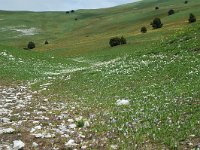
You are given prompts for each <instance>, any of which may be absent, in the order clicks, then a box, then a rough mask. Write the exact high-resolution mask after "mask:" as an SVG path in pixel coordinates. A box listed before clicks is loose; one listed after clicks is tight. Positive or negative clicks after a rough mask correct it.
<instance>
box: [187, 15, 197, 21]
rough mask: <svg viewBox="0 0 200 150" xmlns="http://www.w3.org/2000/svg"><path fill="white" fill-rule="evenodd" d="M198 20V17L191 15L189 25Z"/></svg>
mask: <svg viewBox="0 0 200 150" xmlns="http://www.w3.org/2000/svg"><path fill="white" fill-rule="evenodd" d="M196 20H197V19H196V17H195V16H194V15H193V14H192V13H191V14H190V16H189V19H188V21H189V23H193V22H196Z"/></svg>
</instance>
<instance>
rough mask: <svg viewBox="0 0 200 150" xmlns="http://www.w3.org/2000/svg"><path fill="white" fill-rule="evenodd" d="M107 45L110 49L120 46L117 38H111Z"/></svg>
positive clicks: (119, 40)
mask: <svg viewBox="0 0 200 150" xmlns="http://www.w3.org/2000/svg"><path fill="white" fill-rule="evenodd" d="M109 44H110V46H111V47H114V46H117V45H120V44H121V39H120V38H119V37H114V38H111V39H110V42H109Z"/></svg>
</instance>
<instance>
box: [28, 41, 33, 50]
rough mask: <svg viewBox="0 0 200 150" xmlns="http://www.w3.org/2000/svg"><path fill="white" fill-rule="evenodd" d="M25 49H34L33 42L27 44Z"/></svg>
mask: <svg viewBox="0 0 200 150" xmlns="http://www.w3.org/2000/svg"><path fill="white" fill-rule="evenodd" d="M27 48H28V49H34V48H35V43H34V42H29V43H28V46H27Z"/></svg>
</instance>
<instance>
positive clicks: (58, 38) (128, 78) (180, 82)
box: [0, 0, 200, 149]
mask: <svg viewBox="0 0 200 150" xmlns="http://www.w3.org/2000/svg"><path fill="white" fill-rule="evenodd" d="M171 5H173V7H172V6H171ZM155 6H159V7H160V9H159V10H154V8H155ZM199 6H200V2H199V1H198V0H194V1H191V2H190V1H189V3H188V4H187V5H185V4H183V1H182V0H173V1H172V0H169V1H167V2H166V1H164V0H159V1H156V0H151V1H147V0H146V1H142V2H138V3H133V4H127V5H123V6H118V7H114V8H109V9H99V10H78V11H77V12H75V13H74V14H70V15H67V14H65V13H64V12H45V13H33V12H1V14H0V19H1V18H3V19H5V20H1V21H0V22H1V27H6V26H8V25H9V26H17V27H19V26H21V25H26V26H27V27H35V28H39V29H40V31H41V32H39V34H36V35H34V36H21V37H18V38H16V37H15V36H17V35H18V33H16V32H13V31H10V30H9V31H1V30H0V32H1V35H2V36H1V37H0V41H1V43H2V44H1V45H0V78H1V80H0V83H1V84H13V83H20V82H25V83H26V82H31V83H33V84H32V90H40V89H41V85H42V84H46V83H51V85H49V86H48V90H44V91H42V96H45V97H50V98H51V100H52V101H55V102H56V101H57V100H60V99H68V100H69V101H74V102H77V103H78V104H79V105H81V110H77V111H78V113H80V114H84V115H85V116H87V115H90V114H91V113H92V114H95V115H96V117H97V119H96V120H95V121H94V122H93V124H92V131H93V132H94V133H96V135H98V136H99V137H105V136H107V137H109V139H110V140H109V142H108V143H107V146H106V149H109V146H110V145H111V144H116V143H117V144H118V146H119V149H161V148H162V147H165V148H169V149H183V148H185V147H187V142H188V141H193V140H195V139H198V140H200V137H199V135H200V130H199V128H200V123H199V118H200V114H199V112H200V99H199V98H200V76H199V70H200V53H199V52H200V42H199V39H200V34H199V30H200V25H199V21H197V22H196V23H194V24H188V23H187V22H186V21H187V19H188V16H189V13H191V12H192V13H194V14H195V15H196V17H197V20H198V18H199V16H200V10H198V7H199ZM171 8H174V9H175V11H176V13H175V15H172V16H167V12H168V10H169V9H171ZM156 16H159V17H160V18H161V20H162V21H163V23H164V26H163V28H161V29H158V30H152V29H151V27H150V25H149V23H150V22H151V21H152V19H153V18H154V17H156ZM75 17H77V18H78V19H79V20H78V21H74V18H75ZM143 25H146V26H147V27H148V32H147V33H146V34H141V33H140V27H142V26H143ZM120 29H122V30H120ZM116 35H124V36H125V37H126V38H127V41H128V44H127V45H124V46H118V47H114V48H110V47H109V45H108V41H109V39H110V37H113V36H116ZM86 36H88V37H86ZM16 39H20V40H16ZM46 39H47V40H49V42H50V44H49V45H44V44H43V42H44V41H45V40H46ZM30 40H33V41H35V42H36V46H37V48H36V49H35V50H33V51H25V50H22V48H23V47H25V46H26V44H27V43H28V41H30ZM5 53H6V54H5ZM118 99H128V100H130V105H128V106H117V105H116V101H117V100H118ZM113 120H114V121H113ZM107 133H109V135H108V134H107ZM191 135H195V138H192V137H191Z"/></svg>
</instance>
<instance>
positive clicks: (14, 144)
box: [13, 140, 25, 150]
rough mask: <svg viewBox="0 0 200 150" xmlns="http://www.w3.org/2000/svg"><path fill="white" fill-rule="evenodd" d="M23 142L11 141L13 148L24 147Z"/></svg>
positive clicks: (15, 149) (16, 149)
mask: <svg viewBox="0 0 200 150" xmlns="http://www.w3.org/2000/svg"><path fill="white" fill-rule="evenodd" d="M24 146H25V144H24V143H23V142H22V141H21V140H15V141H13V149H14V150H18V149H22V148H24Z"/></svg>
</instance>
